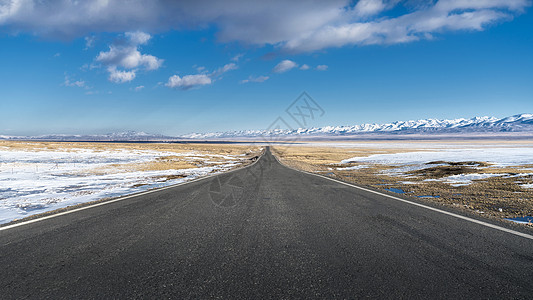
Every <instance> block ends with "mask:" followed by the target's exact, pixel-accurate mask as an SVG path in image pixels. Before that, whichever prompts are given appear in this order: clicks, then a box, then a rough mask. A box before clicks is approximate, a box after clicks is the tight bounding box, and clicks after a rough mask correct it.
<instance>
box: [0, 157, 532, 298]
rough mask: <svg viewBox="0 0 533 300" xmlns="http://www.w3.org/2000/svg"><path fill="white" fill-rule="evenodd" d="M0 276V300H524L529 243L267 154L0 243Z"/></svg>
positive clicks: (7, 235) (1, 235)
mask: <svg viewBox="0 0 533 300" xmlns="http://www.w3.org/2000/svg"><path fill="white" fill-rule="evenodd" d="M499 226H502V225H499ZM503 226H505V225H503ZM511 229H512V228H511ZM0 266H1V269H0V298H2V299H18V298H22V299H25V298H52V299H80V298H88V299H104V298H156V299H164V298H174V299H213V298H215V299H245V298H247V299H268V298H273V299H287V298H300V299H301V298H322V299H351V298H361V297H372V298H406V299H412V298H432V299H433V298H446V299H448V298H530V299H531V297H533V240H532V239H530V238H528V237H524V236H519V235H516V234H513V233H510V232H505V231H502V230H498V229H495V228H491V227H488V226H485V225H483V224H478V223H474V222H471V221H470V220H465V219H461V218H457V217H454V216H451V215H448V214H444V213H442V212H439V211H435V210H431V209H427V208H425V207H421V206H416V205H411V204H409V203H406V202H402V201H398V200H395V199H393V198H390V197H387V196H384V195H379V194H376V193H373V192H369V191H365V190H361V189H358V188H354V187H351V186H348V185H345V184H342V183H338V182H334V181H331V180H327V179H324V178H321V177H318V176H314V175H310V174H306V173H302V172H299V171H296V170H292V169H289V168H287V167H285V166H283V165H281V164H280V163H279V162H277V160H276V159H275V158H274V157H273V156H272V154H271V153H270V151H269V150H267V152H266V153H265V155H263V156H262V157H261V158H260V159H259V160H258V161H257V162H256V163H255V164H254V165H252V166H250V167H247V168H244V169H241V170H238V171H234V172H230V173H226V174H222V175H218V176H215V177H211V178H206V179H203V180H199V181H196V182H192V183H188V184H184V185H180V186H175V187H172V188H167V189H162V190H158V191H155V192H151V193H148V194H143V195H139V196H136V197H131V198H128V199H125V200H122V201H116V202H112V203H108V204H106V205H100V206H97V207H92V208H88V209H84V210H81V211H77V212H73V213H69V214H65V215H61V216H57V217H54V218H49V219H46V220H42V221H39V222H34V223H31V224H25V225H22V226H17V227H14V228H9V229H5V230H1V231H0Z"/></svg>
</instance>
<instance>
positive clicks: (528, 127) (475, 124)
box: [0, 114, 533, 142]
mask: <svg viewBox="0 0 533 300" xmlns="http://www.w3.org/2000/svg"><path fill="white" fill-rule="evenodd" d="M496 133H499V134H508V133H524V134H533V114H519V115H514V116H510V117H505V118H495V117H474V118H471V119H465V118H460V119H452V120H446V119H422V120H410V121H396V122H393V123H385V124H360V125H347V126H324V127H311V128H298V129H273V130H240V131H227V132H211V133H190V134H185V135H181V136H165V135H161V134H149V133H145V132H136V131H126V132H119V133H109V134H101V135H68V134H51V135H40V136H8V135H0V139H3V140H46V141H137V142H138V141H147V142H148V141H183V140H217V139H239V138H240V139H261V138H265V137H273V136H275V137H280V138H291V137H301V138H328V137H331V138H350V137H364V136H369V135H371V136H391V135H396V136H398V135H421V136H428V135H463V136H464V135H469V134H470V135H479V134H489V135H490V134H496Z"/></svg>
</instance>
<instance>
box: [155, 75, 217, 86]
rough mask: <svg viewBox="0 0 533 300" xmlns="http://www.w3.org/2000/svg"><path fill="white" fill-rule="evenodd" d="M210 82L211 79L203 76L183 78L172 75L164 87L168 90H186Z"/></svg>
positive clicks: (186, 76)
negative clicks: (168, 88)
mask: <svg viewBox="0 0 533 300" xmlns="http://www.w3.org/2000/svg"><path fill="white" fill-rule="evenodd" d="M211 82H212V81H211V78H210V77H209V76H207V75H205V74H196V75H185V76H183V77H179V76H178V75H173V76H171V77H170V78H169V79H168V82H167V83H166V84H165V85H166V86H168V87H170V88H179V89H182V90H188V89H191V88H194V87H198V86H202V85H208V84H211Z"/></svg>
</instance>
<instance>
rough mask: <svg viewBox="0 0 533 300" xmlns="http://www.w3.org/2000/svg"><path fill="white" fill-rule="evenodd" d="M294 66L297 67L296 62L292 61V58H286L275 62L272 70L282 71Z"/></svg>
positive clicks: (275, 71)
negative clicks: (277, 62)
mask: <svg viewBox="0 0 533 300" xmlns="http://www.w3.org/2000/svg"><path fill="white" fill-rule="evenodd" d="M296 67H298V64H297V63H295V62H293V61H292V60H288V59H286V60H283V61H281V62H280V63H279V64H277V65H276V66H275V67H274V69H272V72H274V73H284V72H287V71H289V70H291V69H293V68H296Z"/></svg>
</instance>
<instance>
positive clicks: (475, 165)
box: [273, 140, 533, 225]
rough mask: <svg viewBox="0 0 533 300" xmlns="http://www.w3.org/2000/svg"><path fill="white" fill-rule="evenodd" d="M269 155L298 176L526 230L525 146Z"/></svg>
mask: <svg viewBox="0 0 533 300" xmlns="http://www.w3.org/2000/svg"><path fill="white" fill-rule="evenodd" d="M273 152H274V154H275V155H276V156H278V157H279V158H280V160H281V162H282V163H284V164H286V165H288V166H290V167H293V168H297V169H300V170H305V171H308V172H315V173H319V174H322V175H325V176H329V177H332V178H336V179H340V180H343V181H347V182H352V183H356V184H359V185H362V186H367V187H372V188H374V189H377V190H382V191H386V192H391V193H395V194H402V196H407V197H413V198H417V199H418V200H419V201H430V202H433V203H439V204H442V205H446V206H452V207H455V208H459V209H464V210H468V211H470V212H473V213H475V214H479V215H483V216H487V217H489V218H505V219H515V220H514V221H515V222H522V223H524V224H529V225H531V224H530V222H529V220H530V219H531V218H530V217H531V216H533V141H530V140H520V141H509V140H450V141H419V140H417V141H358V142H309V143H300V144H297V145H291V146H288V145H282V146H280V145H278V146H276V147H274V149H273Z"/></svg>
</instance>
